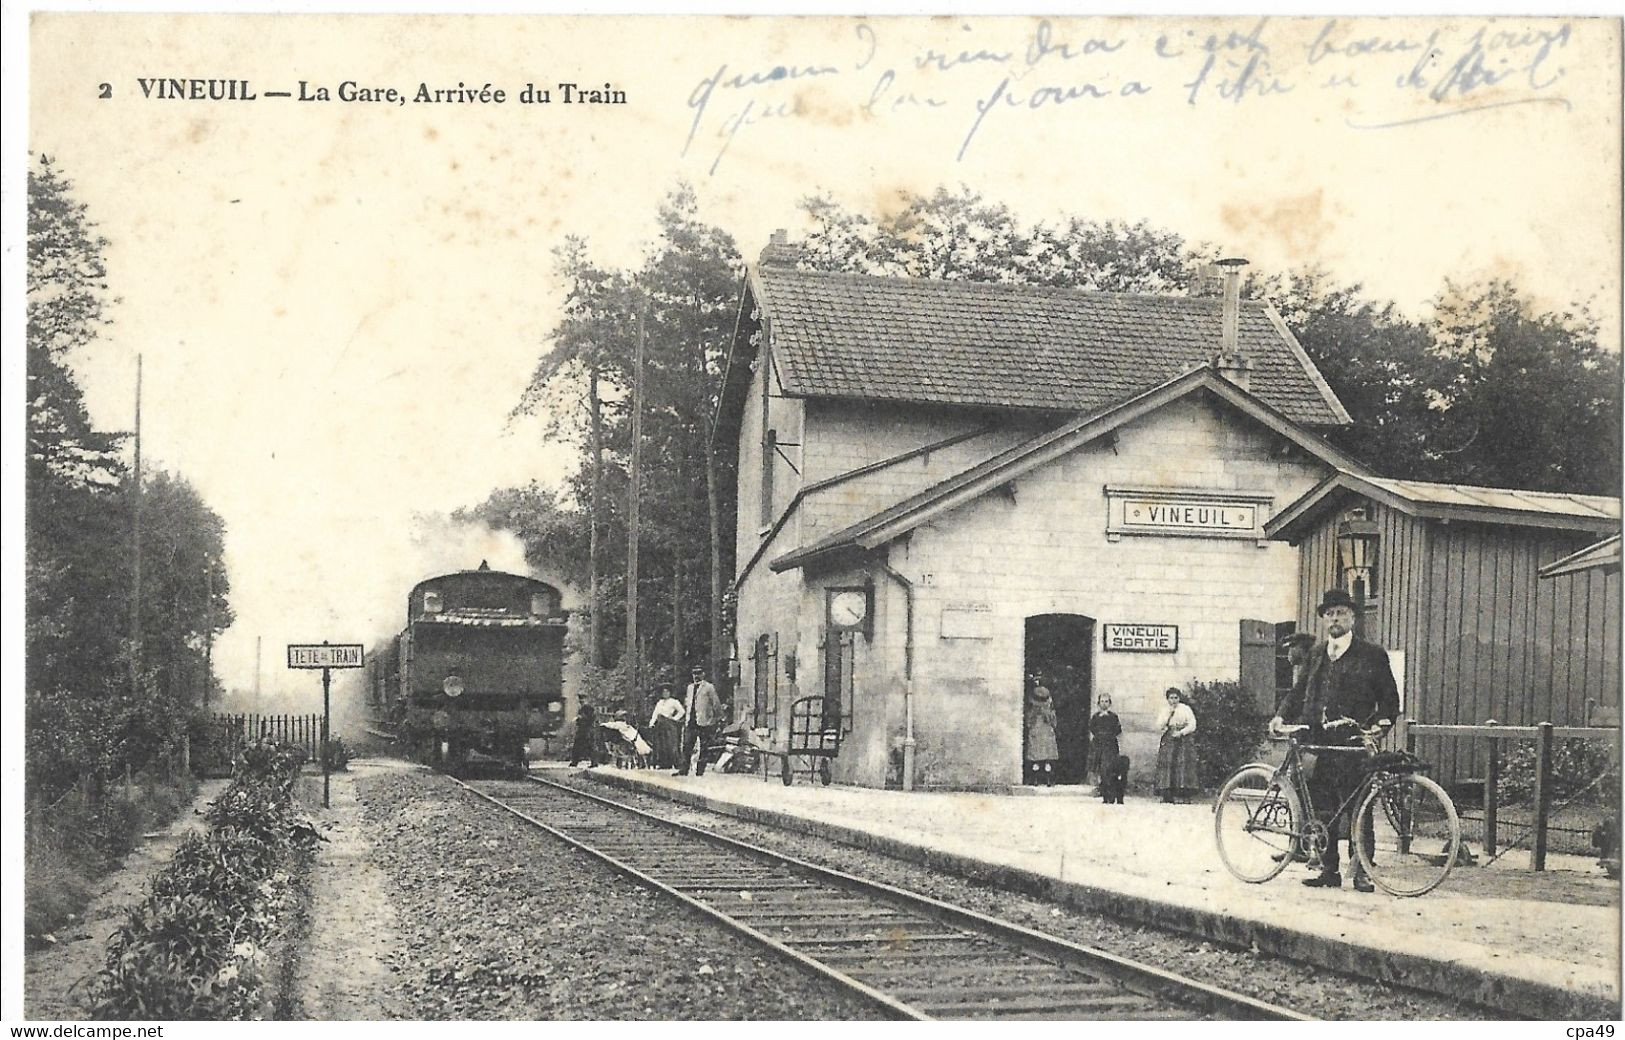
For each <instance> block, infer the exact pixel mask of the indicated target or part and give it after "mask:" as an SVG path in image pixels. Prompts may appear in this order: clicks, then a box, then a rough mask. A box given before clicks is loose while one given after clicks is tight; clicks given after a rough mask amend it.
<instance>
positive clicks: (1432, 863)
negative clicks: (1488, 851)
mask: <svg viewBox="0 0 1625 1040" xmlns="http://www.w3.org/2000/svg"><path fill="white" fill-rule="evenodd" d="M1308 728H1309V727H1307V726H1294V727H1287V728H1285V729H1283V730H1282V731H1281V733H1280V734H1279V735H1276V734H1272V735H1271V736H1272V739H1284V740H1286V741H1287V752H1286V758H1285V759H1284V760H1283V761H1282V763H1281V765H1280V766H1278V767H1277V766H1271V765H1267V764H1265V763H1262V762H1254V763H1251V764H1249V765H1245V766H1242V767H1241V768H1240V769H1238V770H1236V772H1235V773H1234V774H1233V775H1232V776H1231V777H1230V779H1228V780H1226V781H1225V782H1224V786H1222V787H1220V788H1219V793H1218V796H1217V797H1216V798H1215V799H1214V802H1213V817H1214V820H1213V833H1214V840H1215V841H1216V842H1217V843H1218V847H1219V858H1220V859H1222V860H1223V861H1224V865H1225V867H1226V868H1227V869H1228V870H1229V871H1230V873H1232V874H1234V875H1235V876H1236V877H1238V878H1240V879H1241V880H1242V881H1246V882H1250V883H1252V884H1262V883H1263V882H1265V881H1269V880H1270V879H1272V878H1274V877H1276V876H1278V875H1279V874H1280V873H1281V872H1282V871H1283V870H1285V869H1286V868H1287V866H1288V865H1289V864H1290V863H1292V861H1293V860H1294V859H1299V860H1304V859H1307V860H1308V861H1309V862H1310V863H1311V864H1313V863H1316V862H1318V861H1319V859H1320V856H1321V853H1323V852H1324V851H1325V849H1326V848H1327V846H1328V845H1329V843H1330V841H1331V836H1330V829H1329V828H1328V827H1327V825H1326V824H1325V823H1322V822H1321V821H1320V820H1319V819H1318V818H1317V817H1316V815H1315V811H1314V803H1313V802H1312V801H1311V800H1310V797H1309V786H1308V783H1307V779H1306V777H1305V776H1304V770H1303V762H1302V756H1303V754H1304V752H1312V753H1313V754H1315V755H1317V756H1318V755H1330V754H1360V753H1365V754H1370V755H1372V756H1373V758H1372V761H1371V762H1370V763H1369V764H1368V765H1367V772H1366V775H1365V776H1364V777H1363V778H1362V779H1361V781H1360V783H1359V785H1358V786H1357V787H1356V788H1355V789H1354V791H1353V792H1352V793H1351V794H1350V795H1349V796H1348V797H1347V798H1345V799H1344V800H1343V803H1342V804H1341V805H1339V806H1338V807H1337V811H1336V812H1335V813H1333V814H1332V820H1333V821H1334V822H1335V821H1336V820H1337V819H1339V818H1340V817H1345V816H1347V814H1348V813H1349V812H1350V807H1351V806H1357V808H1356V809H1354V811H1353V815H1352V817H1349V819H1350V821H1351V825H1352V826H1351V829H1350V833H1352V834H1361V833H1362V830H1363V832H1364V834H1363V839H1362V840H1359V841H1356V842H1355V843H1354V845H1355V851H1356V855H1358V857H1359V861H1360V865H1361V867H1363V868H1364V870H1365V873H1366V876H1367V877H1369V878H1370V879H1371V880H1372V882H1373V883H1374V884H1376V886H1377V887H1378V888H1380V889H1382V890H1383V891H1384V892H1387V893H1389V894H1390V895H1395V896H1420V895H1424V894H1426V893H1428V892H1431V891H1433V890H1434V889H1435V888H1437V887H1439V884H1440V883H1441V882H1443V881H1444V879H1445V878H1446V877H1447V876H1448V875H1449V873H1450V869H1451V868H1452V867H1453V866H1455V864H1456V855H1457V853H1458V851H1459V850H1460V848H1461V821H1460V819H1459V818H1458V817H1457V816H1456V806H1455V804H1454V803H1453V802H1451V800H1450V796H1449V795H1448V794H1446V793H1445V791H1444V788H1442V787H1440V786H1439V785H1438V784H1437V783H1435V782H1434V781H1433V780H1432V779H1431V778H1429V777H1426V776H1423V775H1421V773H1422V771H1423V770H1425V769H1427V765H1426V763H1423V762H1422V761H1421V760H1419V759H1417V758H1416V757H1415V756H1414V755H1410V754H1408V753H1406V752H1381V753H1378V752H1377V747H1376V740H1377V737H1378V736H1380V734H1381V730H1380V729H1372V730H1362V731H1361V738H1362V740H1361V746H1359V747H1339V746H1330V745H1317V744H1305V743H1301V742H1300V740H1299V738H1298V734H1299V733H1301V732H1303V731H1305V730H1307V729H1308Z"/></svg>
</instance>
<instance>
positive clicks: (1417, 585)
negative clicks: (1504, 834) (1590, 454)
mask: <svg viewBox="0 0 1625 1040" xmlns="http://www.w3.org/2000/svg"><path fill="white" fill-rule="evenodd" d="M1340 512H1341V510H1333V511H1331V512H1330V513H1329V514H1328V515H1327V518H1326V520H1325V521H1324V522H1323V523H1321V524H1320V525H1319V526H1318V527H1316V528H1315V529H1314V530H1313V531H1311V532H1310V533H1309V534H1308V535H1307V536H1306V537H1305V538H1304V540H1303V541H1302V542H1301V543H1300V546H1299V549H1300V552H1301V554H1302V566H1301V567H1300V570H1299V624H1300V626H1304V627H1309V628H1310V629H1311V630H1313V626H1314V624H1315V607H1316V605H1317V604H1318V603H1319V602H1320V595H1321V593H1322V592H1324V591H1325V590H1326V589H1328V588H1331V587H1332V586H1334V585H1337V584H1339V583H1340V577H1341V576H1340V575H1339V574H1338V573H1337V545H1336V526H1337V517H1338V515H1339V514H1340ZM1371 517H1372V519H1374V520H1376V521H1377V523H1378V526H1379V530H1380V532H1381V538H1382V542H1381V548H1380V550H1379V564H1378V574H1377V581H1376V592H1377V603H1376V608H1375V610H1374V611H1373V613H1372V615H1371V616H1370V619H1369V622H1368V628H1367V630H1368V633H1369V638H1371V639H1374V640H1375V641H1377V642H1379V643H1381V644H1382V645H1383V646H1385V647H1387V648H1389V649H1391V650H1403V651H1405V690H1406V714H1407V715H1408V716H1410V717H1411V718H1412V719H1415V720H1416V721H1418V722H1427V723H1440V724H1445V725H1473V724H1479V723H1483V722H1484V721H1485V720H1487V719H1492V718H1493V719H1495V720H1496V721H1498V722H1501V723H1505V724H1507V725H1519V726H1530V725H1534V724H1536V723H1540V722H1553V723H1556V724H1557V725H1560V726H1579V725H1584V724H1586V722H1587V707H1588V703H1589V704H1590V705H1595V706H1599V707H1609V708H1613V709H1615V710H1618V707H1619V704H1620V625H1621V610H1620V589H1621V581H1620V575H1619V574H1617V573H1616V574H1611V575H1605V574H1603V573H1602V572H1600V571H1590V572H1584V573H1579V574H1572V575H1565V576H1563V577H1559V578H1554V579H1551V580H1548V581H1541V580H1540V579H1539V577H1538V573H1537V572H1538V571H1539V569H1540V568H1541V567H1542V566H1545V565H1546V564H1548V563H1551V562H1552V561H1554V560H1556V559H1559V558H1560V557H1563V556H1566V555H1568V554H1569V553H1572V552H1574V551H1576V550H1578V549H1580V548H1583V547H1584V546H1586V545H1588V544H1590V543H1591V542H1593V541H1595V536H1592V535H1587V534H1580V533H1574V532H1568V531H1552V530H1546V529H1543V528H1535V527H1512V526H1494V525H1487V524H1475V523H1464V522H1459V521H1458V522H1455V523H1443V522H1440V521H1437V520H1424V519H1418V518H1415V517H1411V516H1407V515H1406V514H1404V513H1401V512H1399V511H1398V510H1394V509H1389V508H1386V507H1384V506H1380V505H1376V504H1374V503H1373V504H1371ZM1417 750H1418V752H1419V753H1420V754H1421V755H1422V756H1423V757H1424V758H1427V759H1428V760H1429V761H1431V762H1433V763H1434V766H1435V770H1436V773H1435V775H1437V776H1438V777H1439V779H1441V780H1443V781H1446V782H1455V781H1462V780H1467V779H1470V778H1476V777H1481V776H1483V775H1484V773H1483V771H1484V767H1485V763H1484V758H1485V750H1484V749H1483V748H1481V747H1479V746H1477V742H1466V741H1452V740H1446V739H1443V738H1431V739H1424V740H1422V741H1420V742H1419V746H1418V749H1417Z"/></svg>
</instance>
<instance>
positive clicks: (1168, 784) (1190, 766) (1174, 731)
mask: <svg viewBox="0 0 1625 1040" xmlns="http://www.w3.org/2000/svg"><path fill="white" fill-rule="evenodd" d="M1164 696H1165V697H1166V698H1167V699H1168V707H1167V709H1166V710H1165V711H1163V713H1162V715H1161V716H1160V717H1159V718H1158V719H1157V729H1158V730H1160V731H1161V734H1162V737H1161V742H1160V743H1159V744H1158V746H1157V794H1159V795H1161V796H1162V800H1163V801H1165V802H1173V801H1189V800H1190V796H1191V795H1192V794H1193V793H1194V792H1195V791H1196V788H1197V779H1196V741H1195V736H1196V715H1195V713H1194V712H1192V711H1191V706H1190V705H1189V704H1186V703H1185V698H1184V695H1183V694H1182V693H1180V692H1179V687H1177V686H1170V687H1168V690H1167V692H1166V693H1165V694H1164Z"/></svg>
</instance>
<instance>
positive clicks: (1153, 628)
mask: <svg viewBox="0 0 1625 1040" xmlns="http://www.w3.org/2000/svg"><path fill="white" fill-rule="evenodd" d="M1102 632H1103V636H1102V639H1103V649H1106V650H1128V651H1135V652H1139V653H1146V654H1171V653H1173V652H1174V651H1176V650H1178V649H1179V626H1178V625H1134V624H1123V623H1117V624H1108V625H1103V626H1102Z"/></svg>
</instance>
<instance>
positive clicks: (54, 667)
mask: <svg viewBox="0 0 1625 1040" xmlns="http://www.w3.org/2000/svg"><path fill="white" fill-rule="evenodd" d="M28 202H29V221H28V293H27V303H28V342H27V374H28V411H27V432H28V459H27V466H26V483H25V490H26V492H27V504H26V514H25V515H26V534H27V552H26V562H25V567H26V574H27V592H26V596H27V599H26V610H27V618H26V621H25V626H24V634H25V648H24V657H25V683H26V701H27V711H26V723H25V728H26V730H27V733H28V741H27V754H26V777H27V781H28V785H29V790H30V793H31V794H35V795H39V796H49V795H50V794H52V793H54V791H56V790H57V789H58V788H60V787H61V786H62V785H63V784H66V783H69V782H72V780H73V779H75V778H76V777H78V776H82V775H85V774H87V773H93V772H102V773H106V772H108V771H110V770H114V769H116V768H119V767H120V766H122V765H123V764H136V765H139V764H141V763H142V762H144V761H145V760H146V759H147V758H149V757H150V756H151V755H152V754H153V753H154V752H155V751H157V750H158V749H160V748H162V747H164V746H165V745H167V744H170V743H172V742H173V741H174V740H175V739H177V738H178V735H179V733H180V732H181V731H182V729H183V728H184V726H185V723H186V720H187V718H188V715H189V714H190V712H191V709H192V706H193V704H194V703H195V702H196V700H197V699H198V694H199V692H200V691H202V690H206V689H208V688H209V687H210V685H211V684H212V682H213V679H212V676H209V675H208V674H206V669H205V667H204V666H205V664H206V662H207V647H208V645H209V641H210V640H211V639H212V638H213V636H214V635H215V634H217V633H218V632H220V631H222V630H223V629H224V628H225V627H226V626H227V625H229V624H230V623H231V609H230V606H229V604H228V596H229V591H230V587H229V582H228V580H227V576H226V571H225V567H224V565H223V563H222V557H223V554H224V544H225V528H224V525H223V524H222V523H221V521H220V518H219V517H218V516H216V515H215V514H214V513H213V512H212V511H211V510H209V508H208V507H207V505H206V504H204V502H203V500H202V498H201V497H200V496H199V495H198V494H197V491H196V490H195V489H194V488H192V486H191V485H190V484H188V483H187V482H186V481H185V480H184V479H182V478H180V477H178V476H172V475H169V474H159V475H158V476H157V477H155V478H153V479H152V480H150V481H148V482H145V483H146V486H145V487H144V488H140V489H137V488H134V487H132V486H131V474H130V472H129V471H128V469H127V468H126V467H125V466H124V464H123V462H122V460H121V459H120V458H119V456H118V452H119V449H120V446H121V444H122V442H123V441H124V440H125V437H124V435H123V434H118V433H107V432H104V431H100V430H97V429H95V428H94V426H93V424H92V422H91V419H90V416H89V414H88V412H87V411H86V409H85V406H84V400H83V395H82V394H81V392H80V389H79V385H78V383H77V381H76V380H75V379H74V375H73V371H72V368H71V364H70V362H71V356H72V354H73V352H74V351H76V350H78V349H79V348H82V347H84V346H85V345H87V344H89V343H90V342H91V341H92V340H93V339H94V338H95V337H96V336H97V334H98V333H99V331H100V329H101V328H102V327H104V326H105V325H107V324H108V321H109V319H108V316H107V311H108V309H109V308H110V307H111V305H112V303H113V300H112V297H111V296H110V295H109V292H108V285H107V269H106V263H105V260H104V256H103V253H104V250H105V248H106V246H107V240H106V239H105V238H103V237H102V236H101V235H100V234H99V233H98V232H97V230H96V225H95V224H94V223H93V222H92V221H91V220H90V217H89V213H88V211H87V209H86V207H85V206H84V205H83V204H82V203H80V202H78V201H76V200H75V199H74V198H73V195H72V186H71V184H70V183H69V181H68V180H67V179H66V178H64V177H63V176H61V175H60V174H59V173H58V172H57V170H56V168H55V167H54V166H53V165H52V163H51V162H50V161H49V160H48V159H46V158H44V157H41V158H40V160H39V162H38V164H37V165H35V166H33V167H32V168H30V170H29V177H28ZM137 495H140V496H141V499H142V505H143V516H144V518H145V520H146V524H147V528H148V531H149V534H148V536H147V538H146V539H144V541H143V545H142V561H143V571H144V572H145V573H146V574H148V575H150V576H151V577H150V579H149V580H148V581H147V583H146V584H145V585H144V586H143V589H142V597H141V603H140V611H139V614H140V617H141V619H142V627H143V630H144V631H145V633H146V638H145V640H144V643H145V649H148V650H149V652H147V653H142V654H139V655H138V654H137V653H136V650H137V647H135V646H134V645H133V644H132V642H131V641H130V639H128V638H127V637H126V635H125V633H126V632H127V631H128V629H127V622H128V619H129V618H130V617H131V615H132V614H133V613H135V612H134V611H132V609H131V605H132V595H133V590H132V581H131V576H132V571H133V566H132V564H133V560H132V558H131V552H130V544H131V543H130V538H129V530H130V522H131V506H132V505H133V504H134V502H135V501H136V497H137ZM137 661H139V662H140V665H139V666H134V662H137Z"/></svg>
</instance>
